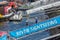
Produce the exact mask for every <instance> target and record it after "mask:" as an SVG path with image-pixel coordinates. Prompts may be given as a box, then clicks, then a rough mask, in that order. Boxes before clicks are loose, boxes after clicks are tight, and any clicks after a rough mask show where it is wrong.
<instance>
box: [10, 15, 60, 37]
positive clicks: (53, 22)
mask: <svg viewBox="0 0 60 40" xmlns="http://www.w3.org/2000/svg"><path fill="white" fill-rule="evenodd" d="M59 24H60V16H57V17H54V18H51V19H49V20H46V21H44V22H40V23H38V24H35V25H32V26H28V27H26V28H22V29H19V30H16V31H11V32H10V33H9V34H10V36H11V37H14V38H19V37H22V36H25V35H28V34H31V33H34V32H37V31H42V30H45V29H48V28H51V27H55V26H56V25H59Z"/></svg>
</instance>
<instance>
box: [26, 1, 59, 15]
mask: <svg viewBox="0 0 60 40" xmlns="http://www.w3.org/2000/svg"><path fill="white" fill-rule="evenodd" d="M58 6H60V1H59V2H54V3H51V4H48V5H45V6H41V7H38V8H33V9H30V10H27V11H26V12H27V14H32V13H35V12H37V11H44V10H45V9H49V8H53V7H58Z"/></svg>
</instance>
